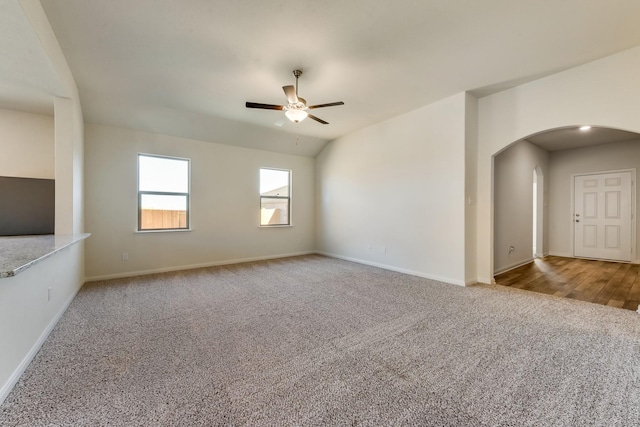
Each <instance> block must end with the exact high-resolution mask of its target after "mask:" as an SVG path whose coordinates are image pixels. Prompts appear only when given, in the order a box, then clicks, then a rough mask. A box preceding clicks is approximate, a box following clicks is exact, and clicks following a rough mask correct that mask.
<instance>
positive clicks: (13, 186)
mask: <svg viewBox="0 0 640 427" xmlns="http://www.w3.org/2000/svg"><path fill="white" fill-rule="evenodd" d="M54 219H55V180H53V179H37V178H14V177H6V176H0V236H27V235H35V234H54Z"/></svg>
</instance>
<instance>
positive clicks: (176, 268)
mask: <svg viewBox="0 0 640 427" xmlns="http://www.w3.org/2000/svg"><path fill="white" fill-rule="evenodd" d="M315 253H316V252H315V251H304V252H294V253H288V254H278V255H266V256H260V257H251V258H237V259H230V260H224V261H213V262H205V263H200V264H189V265H178V266H174V267H162V268H154V269H150V270H136V271H127V272H124V273H114V274H104V275H100V276H90V277H87V282H95V281H97V280H110V279H121V278H123V277H135V276H145V275H147V274H158V273H169V272H171V271H182V270H193V269H194V268H206V267H217V266H220V265H230V264H242V263H245V262H253V261H266V260H269V259H278V258H290V257H294V256H302V255H311V254H315Z"/></svg>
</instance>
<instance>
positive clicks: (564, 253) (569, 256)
mask: <svg viewBox="0 0 640 427" xmlns="http://www.w3.org/2000/svg"><path fill="white" fill-rule="evenodd" d="M549 255H551V256H559V257H562V258H573V254H572V253H570V252H549Z"/></svg>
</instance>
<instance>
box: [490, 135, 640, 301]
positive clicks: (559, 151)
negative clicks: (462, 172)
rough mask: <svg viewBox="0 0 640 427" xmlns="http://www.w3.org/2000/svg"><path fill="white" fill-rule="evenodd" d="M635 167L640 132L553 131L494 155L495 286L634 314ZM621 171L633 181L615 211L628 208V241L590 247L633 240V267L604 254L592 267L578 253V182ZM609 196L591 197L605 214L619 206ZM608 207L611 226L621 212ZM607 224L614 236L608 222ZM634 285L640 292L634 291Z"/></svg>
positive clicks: (637, 276) (639, 296)
mask: <svg viewBox="0 0 640 427" xmlns="http://www.w3.org/2000/svg"><path fill="white" fill-rule="evenodd" d="M637 169H640V134H637V133H633V132H626V131H621V130H617V129H611V128H606V127H591V128H590V129H588V130H581V129H580V126H571V127H566V128H559V129H550V130H547V131H543V132H540V133H536V134H533V135H530V136H528V137H526V138H523V139H521V140H518V141H515V142H514V143H513V144H511V145H509V146H508V147H507V148H505V149H503V150H501V151H500V152H499V153H497V154H496V155H495V156H494V159H493V199H494V200H493V201H494V206H493V208H494V216H493V219H494V221H493V249H494V276H495V280H496V283H497V284H501V282H503V283H504V277H508V278H509V285H510V286H514V287H518V288H521V289H528V290H535V291H538V292H543V293H547V294H552V295H556V296H562V297H568V298H573V299H579V300H584V301H590V302H595V303H600V304H607V305H614V306H618V307H622V308H629V309H633V310H635V309H637V307H638V302H640V271H639V267H638V266H637V264H638V262H639V261H640V258H639V257H638V256H637V255H636V253H637V251H636V242H637V241H640V233H639V228H640V227H639V225H640V224H639V223H638V216H637V215H636V214H635V209H636V207H635V204H636V202H635V201H636V200H637V199H638V197H639V196H640V193H639V192H638V188H637V187H638V186H637V185H635V184H634V183H635V176H636V172H635V171H636V170H637ZM617 173H624V174H625V176H627V175H628V176H632V178H631V182H632V185H631V187H632V191H630V192H629V195H628V199H629V200H628V202H623V203H622V204H619V203H616V204H614V205H611V206H613V207H615V208H616V209H617V207H618V206H622V207H623V208H622V209H623V210H624V209H629V212H628V213H629V217H630V218H632V220H631V221H630V223H629V227H628V228H627V229H624V228H620V229H621V230H626V231H622V233H623V235H622V237H623V238H620V239H617V237H618V236H619V234H613V236H614V237H616V238H610V237H607V235H606V234H602V235H598V236H596V234H594V236H596V237H597V238H594V239H592V241H594V242H595V241H598V242H604V243H602V244H603V245H605V246H606V245H609V246H611V245H613V244H616V242H618V241H620V242H625V243H624V244H625V245H626V244H627V243H626V242H629V243H630V244H631V246H632V248H630V251H631V252H632V253H633V259H631V260H630V262H628V263H623V262H619V261H629V260H628V259H617V260H616V259H614V258H607V256H602V257H589V258H598V260H595V261H594V260H589V259H584V258H585V257H584V256H582V255H580V252H579V251H576V241H577V240H575V239H576V236H579V235H580V232H581V231H582V229H581V228H580V227H582V225H583V224H584V221H583V220H582V218H580V221H577V220H576V218H577V217H576V213H578V214H580V212H579V210H580V209H582V207H580V209H579V208H578V207H576V206H574V205H576V203H577V204H580V203H578V202H576V200H577V199H576V198H575V197H574V196H575V194H574V179H575V177H576V176H585V175H589V174H595V175H598V174H599V175H601V176H603V177H610V176H612V175H611V174H617ZM605 181H606V179H603V182H605ZM609 181H610V182H611V183H614V182H618V181H617V180H614V179H609ZM603 185H604V184H603ZM607 185H609V184H607ZM612 185H613V184H612ZM610 190H611V189H610ZM612 191H613V190H611V191H608V190H607V189H604V190H602V191H600V192H599V193H597V194H596V193H594V194H595V196H594V197H601V198H602V200H601V202H598V203H596V205H597V206H599V207H600V208H602V209H605V206H606V203H608V201H609V200H618V199H617V195H616V194H617V193H615V194H614V193H613V192H612ZM615 191H617V189H615ZM614 196H615V197H614ZM594 206H595V205H594ZM627 206H628V208H627ZM607 209H609V210H608V211H606V212H605V213H604V214H603V215H606V216H607V221H609V219H610V217H611V215H617V212H618V211H616V210H615V209H613V208H607ZM612 209H613V210H612ZM603 212H604V211H603ZM582 215H583V214H582ZM603 224H604V222H603ZM605 226H606V227H608V229H611V230H617V229H616V228H615V227H613V226H612V225H611V223H610V222H606V224H605ZM592 229H593V230H595V228H593V227H592ZM603 230H604V228H603ZM594 233H595V232H594ZM603 233H604V231H603ZM625 233H626V234H625ZM602 236H605V237H602ZM625 238H626V239H625ZM612 242H613V243H612ZM605 252H606V251H605ZM609 252H611V251H609ZM616 261H618V262H616ZM613 262H615V263H613ZM547 273H548V274H547ZM516 276H518V278H515V277H516ZM605 278H606V280H605ZM636 281H638V284H639V286H638V287H637V289H636V288H634V287H633V286H629V283H635V282H636ZM634 301H635V302H634Z"/></svg>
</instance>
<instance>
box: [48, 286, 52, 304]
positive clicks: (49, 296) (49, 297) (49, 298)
mask: <svg viewBox="0 0 640 427" xmlns="http://www.w3.org/2000/svg"><path fill="white" fill-rule="evenodd" d="M51 290H52V289H51V288H49V289H47V301H51Z"/></svg>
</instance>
